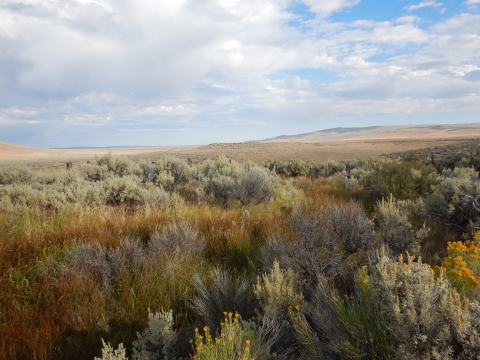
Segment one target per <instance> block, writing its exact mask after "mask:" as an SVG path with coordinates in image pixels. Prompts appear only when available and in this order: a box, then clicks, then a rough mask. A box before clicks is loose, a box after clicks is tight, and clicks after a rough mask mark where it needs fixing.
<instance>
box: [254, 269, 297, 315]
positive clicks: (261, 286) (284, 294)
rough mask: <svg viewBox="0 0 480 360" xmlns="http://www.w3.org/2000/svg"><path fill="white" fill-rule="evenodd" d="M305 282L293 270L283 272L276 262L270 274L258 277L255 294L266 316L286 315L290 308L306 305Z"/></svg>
mask: <svg viewBox="0 0 480 360" xmlns="http://www.w3.org/2000/svg"><path fill="white" fill-rule="evenodd" d="M304 287H305V282H304V281H303V280H302V279H301V277H300V275H299V274H296V273H295V272H294V271H293V270H292V269H288V270H282V269H280V265H279V263H278V261H274V263H273V267H272V269H271V270H270V272H269V273H264V274H263V275H262V276H258V277H257V283H256V285H255V286H254V288H253V292H254V294H255V296H256V297H257V299H258V300H259V302H260V305H261V307H262V311H263V313H264V314H265V315H266V316H269V317H274V316H277V315H286V314H287V309H288V307H289V306H293V305H301V306H303V305H304V302H305V300H304V297H303V290H304Z"/></svg>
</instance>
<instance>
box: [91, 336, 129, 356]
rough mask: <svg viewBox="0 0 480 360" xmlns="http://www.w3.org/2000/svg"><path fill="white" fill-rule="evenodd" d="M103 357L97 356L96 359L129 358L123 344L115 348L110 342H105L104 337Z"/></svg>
mask: <svg viewBox="0 0 480 360" xmlns="http://www.w3.org/2000/svg"><path fill="white" fill-rule="evenodd" d="M102 344H103V348H102V357H101V358H97V357H95V358H94V360H128V358H127V355H126V352H125V348H124V347H123V344H120V345H119V346H118V349H114V348H113V347H112V346H111V345H110V344H109V343H105V341H103V339H102Z"/></svg>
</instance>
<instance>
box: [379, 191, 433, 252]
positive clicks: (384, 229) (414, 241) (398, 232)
mask: <svg viewBox="0 0 480 360" xmlns="http://www.w3.org/2000/svg"><path fill="white" fill-rule="evenodd" d="M375 213H376V219H377V221H378V229H377V232H378V236H379V237H380V239H381V241H382V242H383V244H385V245H386V246H387V247H388V249H389V250H390V251H391V252H392V253H393V254H396V255H400V254H401V253H405V252H406V251H408V252H409V253H411V254H418V253H419V251H420V241H421V240H423V239H424V238H425V237H426V236H427V235H428V231H429V229H428V228H426V227H425V225H424V226H423V227H422V228H419V229H417V230H415V229H414V228H413V226H412V224H411V223H410V221H409V220H408V217H407V216H406V215H405V213H403V212H402V211H401V209H400V206H399V204H398V202H397V201H395V199H394V198H393V196H390V197H389V198H388V199H387V200H385V199H382V200H381V201H379V202H378V203H377V206H376V208H375Z"/></svg>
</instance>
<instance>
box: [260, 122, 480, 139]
mask: <svg viewBox="0 0 480 360" xmlns="http://www.w3.org/2000/svg"><path fill="white" fill-rule="evenodd" d="M479 131H480V123H471V124H455V125H398V126H367V127H336V128H332V129H324V130H318V131H313V132H309V133H303V134H297V135H281V136H277V137H274V138H270V139H264V140H256V141H255V142H317V141H333V140H360V139H377V140H379V139H407V138H431V137H439V136H440V137H441V136H448V137H452V136H454V137H466V138H469V137H472V136H475V134H479ZM252 142H253V141H252Z"/></svg>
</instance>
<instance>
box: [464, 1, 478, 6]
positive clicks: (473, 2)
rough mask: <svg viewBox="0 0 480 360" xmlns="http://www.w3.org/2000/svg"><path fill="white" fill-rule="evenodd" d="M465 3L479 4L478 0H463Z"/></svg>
mask: <svg viewBox="0 0 480 360" xmlns="http://www.w3.org/2000/svg"><path fill="white" fill-rule="evenodd" d="M464 4H465V5H476V4H480V0H467V1H465V2H464Z"/></svg>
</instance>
